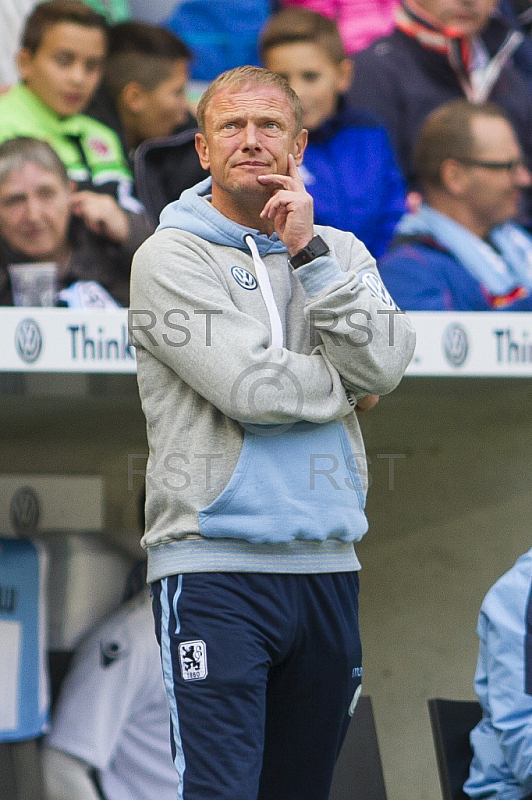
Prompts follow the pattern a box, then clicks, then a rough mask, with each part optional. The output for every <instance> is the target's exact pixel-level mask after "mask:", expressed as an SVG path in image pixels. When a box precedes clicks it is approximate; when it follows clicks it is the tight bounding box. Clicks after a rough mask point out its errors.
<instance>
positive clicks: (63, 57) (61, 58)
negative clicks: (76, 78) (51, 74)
mask: <svg viewBox="0 0 532 800" xmlns="http://www.w3.org/2000/svg"><path fill="white" fill-rule="evenodd" d="M55 63H56V64H58V65H59V66H60V67H68V66H69V65H70V64H71V63H72V57H71V56H69V55H67V54H66V53H58V54H57V55H56V57H55Z"/></svg>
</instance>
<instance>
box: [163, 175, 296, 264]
mask: <svg viewBox="0 0 532 800" xmlns="http://www.w3.org/2000/svg"><path fill="white" fill-rule="evenodd" d="M211 193H212V178H211V177H209V178H205V180H204V181H202V182H201V183H197V184H196V185H195V186H192V188H191V189H186V191H184V192H183V194H182V195H181V197H180V198H179V200H174V202H173V203H169V204H168V205H167V206H166V207H165V208H163V210H162V212H161V216H160V222H159V225H158V227H157V230H158V231H160V230H163V229H164V228H179V229H180V230H183V231H188V233H193V234H195V235H196V236H201V238H202V239H206V240H207V241H208V242H212V243H213V244H222V245H227V246H228V247H236V248H237V249H239V250H247V251H248V250H249V246H248V245H247V244H246V242H245V237H246V236H251V237H252V239H253V241H254V242H255V244H256V245H257V250H258V251H259V253H260V255H261V256H263V255H266V254H268V253H285V252H286V247H285V246H284V244H283V243H282V242H281V240H280V239H279V237H278V236H277V234H276V233H272V235H271V236H267V235H266V234H265V233H259V231H258V230H256V229H255V228H246V227H245V226H244V225H239V224H238V223H237V222H233V220H231V219H228V217H224V215H223V214H221V213H220V212H219V211H217V209H216V208H214V207H213V205H212V203H211V202H210V200H211Z"/></svg>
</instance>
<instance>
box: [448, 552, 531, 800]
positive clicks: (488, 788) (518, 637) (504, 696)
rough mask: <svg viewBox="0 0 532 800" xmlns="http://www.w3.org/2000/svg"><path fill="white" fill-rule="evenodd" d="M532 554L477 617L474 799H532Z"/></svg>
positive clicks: (470, 790) (470, 789)
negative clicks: (479, 711) (478, 710)
mask: <svg viewBox="0 0 532 800" xmlns="http://www.w3.org/2000/svg"><path fill="white" fill-rule="evenodd" d="M531 590H532V550H529V551H528V552H527V553H525V554H524V555H522V556H521V557H520V558H519V559H518V560H517V561H516V563H515V564H514V565H513V567H512V568H511V569H510V570H508V572H506V573H505V574H504V575H503V576H502V577H501V578H499V580H498V581H497V582H496V583H495V584H494V586H492V587H491V589H490V590H489V592H488V593H487V595H486V597H485V598H484V602H483V603H482V607H481V609H480V616H479V619H478V626H477V633H478V636H479V639H480V647H479V654H478V663H477V670H476V674H475V691H476V693H477V695H478V699H479V701H480V705H481V706H482V712H483V715H482V720H481V721H480V722H479V723H478V725H477V726H476V727H475V728H474V729H473V731H472V733H471V737H470V739H471V745H472V747H473V760H472V762H471V768H470V774H469V778H468V780H467V781H466V783H465V785H464V791H465V792H466V794H467V795H469V797H472V798H479V799H480V798H482V800H489V799H490V798H493V799H494V798H501V799H502V798H504V800H524V799H525V798H530V796H531V795H532V768H531V764H532V649H531V642H530V620H531V619H532V600H531Z"/></svg>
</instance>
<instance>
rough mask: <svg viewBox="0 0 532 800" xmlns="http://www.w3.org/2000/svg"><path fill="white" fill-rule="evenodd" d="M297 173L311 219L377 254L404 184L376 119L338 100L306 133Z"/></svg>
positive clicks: (395, 218)
mask: <svg viewBox="0 0 532 800" xmlns="http://www.w3.org/2000/svg"><path fill="white" fill-rule="evenodd" d="M300 172H301V176H302V178H303V180H304V182H305V185H306V189H307V191H308V192H309V194H311V195H312V198H313V200H314V218H315V221H316V223H317V224H319V225H331V226H332V227H333V228H340V230H344V231H350V232H351V233H354V234H355V236H356V237H357V238H358V239H360V240H361V241H362V242H364V244H365V245H366V247H367V248H368V250H369V251H370V253H371V254H372V255H373V256H375V258H377V257H378V256H380V255H382V253H383V252H384V250H385V248H386V245H387V244H388V242H389V241H390V239H391V238H392V236H393V233H394V230H395V226H396V225H397V223H398V222H399V219H400V218H401V216H402V215H403V214H404V212H405V184H404V181H403V177H402V175H401V172H400V171H399V168H398V166H397V164H396V160H395V155H394V153H393V150H392V147H391V145H390V141H389V138H388V134H387V132H386V130H385V129H384V127H383V125H382V124H381V123H380V122H379V121H378V120H377V119H376V117H374V116H373V115H372V114H370V113H369V112H367V111H362V110H357V109H348V108H345V107H344V105H343V104H342V103H341V104H340V110H339V111H338V113H337V114H336V115H335V116H334V117H331V119H329V120H328V121H327V122H326V123H325V124H324V125H323V126H322V127H321V128H319V129H317V130H315V131H310V133H309V141H308V145H307V148H306V150H305V155H304V157H303V166H302V167H300Z"/></svg>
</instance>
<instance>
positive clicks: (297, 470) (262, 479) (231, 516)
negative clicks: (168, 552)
mask: <svg viewBox="0 0 532 800" xmlns="http://www.w3.org/2000/svg"><path fill="white" fill-rule="evenodd" d="M254 431H255V432H251V431H249V430H246V431H245V435H244V442H243V445H242V450H241V453H240V457H239V459H238V463H237V465H236V467H235V470H234V472H233V474H232V476H231V479H230V480H229V483H228V484H227V486H226V487H225V489H224V490H223V492H222V493H221V494H220V495H219V496H218V497H217V498H216V499H215V500H214V501H213V502H212V503H211V504H210V505H209V506H207V508H204V509H202V510H201V511H200V512H199V515H198V516H199V526H200V532H201V535H202V536H205V537H207V538H216V539H217V538H224V539H227V538H230V539H244V540H246V541H248V542H253V543H254V544H259V543H271V544H279V543H283V542H284V543H286V542H291V541H293V540H294V539H299V540H305V541H317V542H319V541H324V540H325V539H339V540H340V541H342V542H355V541H358V540H359V539H361V538H362V536H363V535H364V534H365V532H366V531H367V529H368V523H367V520H366V515H365V514H364V506H365V500H366V498H365V493H364V489H363V485H362V481H361V479H360V475H359V473H358V470H357V464H356V460H355V457H354V455H353V453H352V450H351V446H350V443H349V438H348V436H347V432H346V430H345V428H344V426H343V425H342V423H340V422H328V423H326V424H324V425H316V424H314V423H310V422H298V423H297V424H295V425H293V426H292V427H291V428H289V429H288V430H284V431H283V432H282V433H277V432H276V430H275V428H268V427H265V428H264V430H263V431H262V430H261V429H258V428H255V429H254Z"/></svg>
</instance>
